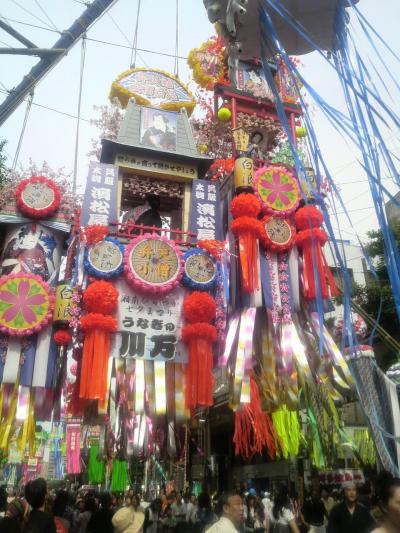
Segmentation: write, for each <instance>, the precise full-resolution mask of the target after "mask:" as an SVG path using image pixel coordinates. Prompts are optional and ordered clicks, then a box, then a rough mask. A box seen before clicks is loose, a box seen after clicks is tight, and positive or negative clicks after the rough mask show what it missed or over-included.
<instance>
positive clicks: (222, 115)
mask: <svg viewBox="0 0 400 533" xmlns="http://www.w3.org/2000/svg"><path fill="white" fill-rule="evenodd" d="M231 116H232V113H231V110H230V109H229V108H227V107H221V108H220V109H218V120H219V121H221V122H228V121H229V120H231Z"/></svg>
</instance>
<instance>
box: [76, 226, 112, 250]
mask: <svg viewBox="0 0 400 533" xmlns="http://www.w3.org/2000/svg"><path fill="white" fill-rule="evenodd" d="M108 233H109V230H108V226H103V225H102V224H92V225H90V226H85V227H83V228H82V229H81V232H80V238H81V240H82V241H83V242H84V243H85V244H86V245H87V246H91V245H92V244H96V243H98V242H100V241H102V240H103V239H105V238H106V237H107V235H108Z"/></svg>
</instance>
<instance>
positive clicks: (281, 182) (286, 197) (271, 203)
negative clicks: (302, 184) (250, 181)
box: [254, 164, 301, 217]
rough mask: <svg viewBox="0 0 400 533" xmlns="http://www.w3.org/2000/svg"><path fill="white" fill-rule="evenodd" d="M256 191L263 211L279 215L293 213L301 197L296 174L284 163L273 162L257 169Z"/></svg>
mask: <svg viewBox="0 0 400 533" xmlns="http://www.w3.org/2000/svg"><path fill="white" fill-rule="evenodd" d="M254 192H255V194H256V196H258V198H259V199H260V200H261V202H262V205H263V212H264V213H268V214H271V215H275V216H278V217H286V216H288V215H290V214H291V213H293V212H294V211H295V210H296V209H297V206H298V205H299V202H300V198H301V194H300V189H299V186H298V183H297V179H296V177H295V175H294V174H293V172H292V171H291V170H289V168H287V167H285V166H283V165H272V164H271V165H268V166H266V167H262V168H260V169H259V170H257V172H256V173H255V175H254Z"/></svg>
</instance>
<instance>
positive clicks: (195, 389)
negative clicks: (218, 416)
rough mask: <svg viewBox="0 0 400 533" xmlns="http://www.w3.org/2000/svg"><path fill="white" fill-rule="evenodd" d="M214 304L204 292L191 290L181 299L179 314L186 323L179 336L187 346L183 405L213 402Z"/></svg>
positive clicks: (193, 406) (215, 332)
mask: <svg viewBox="0 0 400 533" xmlns="http://www.w3.org/2000/svg"><path fill="white" fill-rule="evenodd" d="M215 313H216V305H215V301H214V299H213V298H212V297H211V296H210V295H209V294H207V293H204V292H200V291H195V292H193V293H192V294H190V295H189V296H188V297H187V298H186V299H185V301H184V302H183V316H184V318H185V320H186V322H187V323H188V324H187V325H186V326H184V327H183V328H182V339H183V341H184V342H185V343H186V344H187V345H188V347H189V363H188V365H187V369H186V407H187V408H188V409H192V408H195V407H197V406H202V407H208V406H211V405H212V404H213V384H214V379H213V373H212V369H213V351H212V345H213V343H214V342H215V341H216V340H217V330H216V329H215V327H214V326H213V325H212V324H211V322H213V321H214V320H215Z"/></svg>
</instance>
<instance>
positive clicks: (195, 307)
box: [183, 291, 216, 324]
mask: <svg viewBox="0 0 400 533" xmlns="http://www.w3.org/2000/svg"><path fill="white" fill-rule="evenodd" d="M215 313H216V304H215V300H214V298H213V297H212V296H210V295H209V294H207V293H206V292H203V291H194V292H192V294H190V295H189V296H188V297H187V298H185V301H184V302H183V316H184V318H185V320H186V321H187V322H189V323H190V324H193V323H195V322H212V321H213V320H215Z"/></svg>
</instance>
